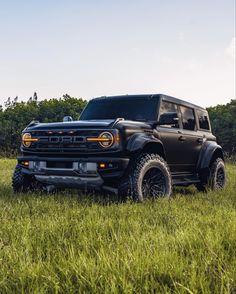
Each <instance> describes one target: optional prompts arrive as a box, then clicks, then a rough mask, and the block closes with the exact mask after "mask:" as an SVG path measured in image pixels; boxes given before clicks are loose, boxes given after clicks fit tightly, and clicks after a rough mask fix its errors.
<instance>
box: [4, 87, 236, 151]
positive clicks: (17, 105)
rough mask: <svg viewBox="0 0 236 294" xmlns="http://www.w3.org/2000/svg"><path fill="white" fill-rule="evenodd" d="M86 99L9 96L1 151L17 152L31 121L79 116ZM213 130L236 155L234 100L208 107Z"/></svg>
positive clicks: (235, 105) (235, 110) (227, 149)
mask: <svg viewBox="0 0 236 294" xmlns="http://www.w3.org/2000/svg"><path fill="white" fill-rule="evenodd" d="M86 104H87V101H86V100H84V99H82V98H79V99H78V98H75V97H71V96H69V95H68V94H65V95H63V96H62V97H61V98H60V99H50V100H43V101H38V97H37V93H34V95H33V96H32V97H30V98H29V99H28V101H27V102H19V101H18V97H15V98H14V99H11V98H8V99H7V100H6V102H5V103H4V106H0V154H1V155H10V154H12V155H13V154H16V153H17V152H18V151H19V146H20V141H21V132H22V130H23V129H24V128H25V127H26V126H27V125H28V124H29V123H30V122H31V121H33V120H38V121H40V122H57V121H62V120H63V117H64V116H66V115H68V116H72V117H73V118H74V119H78V117H79V115H80V113H81V111H82V110H83V108H84V107H85V106H86ZM207 110H208V112H209V116H210V120H211V125H212V130H213V133H214V134H215V135H216V137H217V141H218V142H219V144H221V145H222V147H223V149H224V151H225V152H226V153H227V154H229V155H230V156H231V155H235V154H236V100H235V99H234V100H231V102H230V103H227V104H226V105H217V106H214V107H209V108H208V109H207Z"/></svg>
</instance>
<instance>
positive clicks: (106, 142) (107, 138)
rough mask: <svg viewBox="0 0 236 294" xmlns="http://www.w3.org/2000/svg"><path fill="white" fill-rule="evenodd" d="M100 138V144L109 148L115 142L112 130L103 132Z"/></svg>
mask: <svg viewBox="0 0 236 294" xmlns="http://www.w3.org/2000/svg"><path fill="white" fill-rule="evenodd" d="M99 139H101V140H100V141H99V144H100V145H101V146H102V147H103V148H108V147H111V146H112V145H113V143H114V136H113V135H112V134H111V133H110V132H103V133H102V134H101V135H100V136H99Z"/></svg>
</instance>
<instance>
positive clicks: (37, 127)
mask: <svg viewBox="0 0 236 294" xmlns="http://www.w3.org/2000/svg"><path fill="white" fill-rule="evenodd" d="M115 121H116V120H115V119H114V120H78V121H69V122H57V123H37V122H32V123H30V124H29V125H28V126H27V127H26V128H25V131H26V130H27V131H41V130H42V131H43V130H58V129H77V128H81V129H84V128H85V129H86V128H88V129H96V128H98V129H103V128H109V127H112V125H113V124H114V123H115Z"/></svg>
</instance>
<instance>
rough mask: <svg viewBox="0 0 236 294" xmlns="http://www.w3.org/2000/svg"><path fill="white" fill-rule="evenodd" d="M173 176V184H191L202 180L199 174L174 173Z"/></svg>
mask: <svg viewBox="0 0 236 294" xmlns="http://www.w3.org/2000/svg"><path fill="white" fill-rule="evenodd" d="M171 176H172V183H173V185H191V184H196V183H199V182H200V180H199V178H198V176H197V174H192V173H172V174H171Z"/></svg>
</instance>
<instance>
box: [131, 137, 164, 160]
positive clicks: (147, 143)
mask: <svg viewBox="0 0 236 294" xmlns="http://www.w3.org/2000/svg"><path fill="white" fill-rule="evenodd" d="M127 150H128V151H129V152H131V153H135V154H138V153H155V154H158V155H160V156H161V157H162V158H163V159H164V160H166V154H165V150H164V146H163V144H162V142H161V141H160V140H159V139H157V138H155V137H153V136H150V135H147V134H135V135H133V136H132V137H131V138H130V140H129V142H128V144H127Z"/></svg>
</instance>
